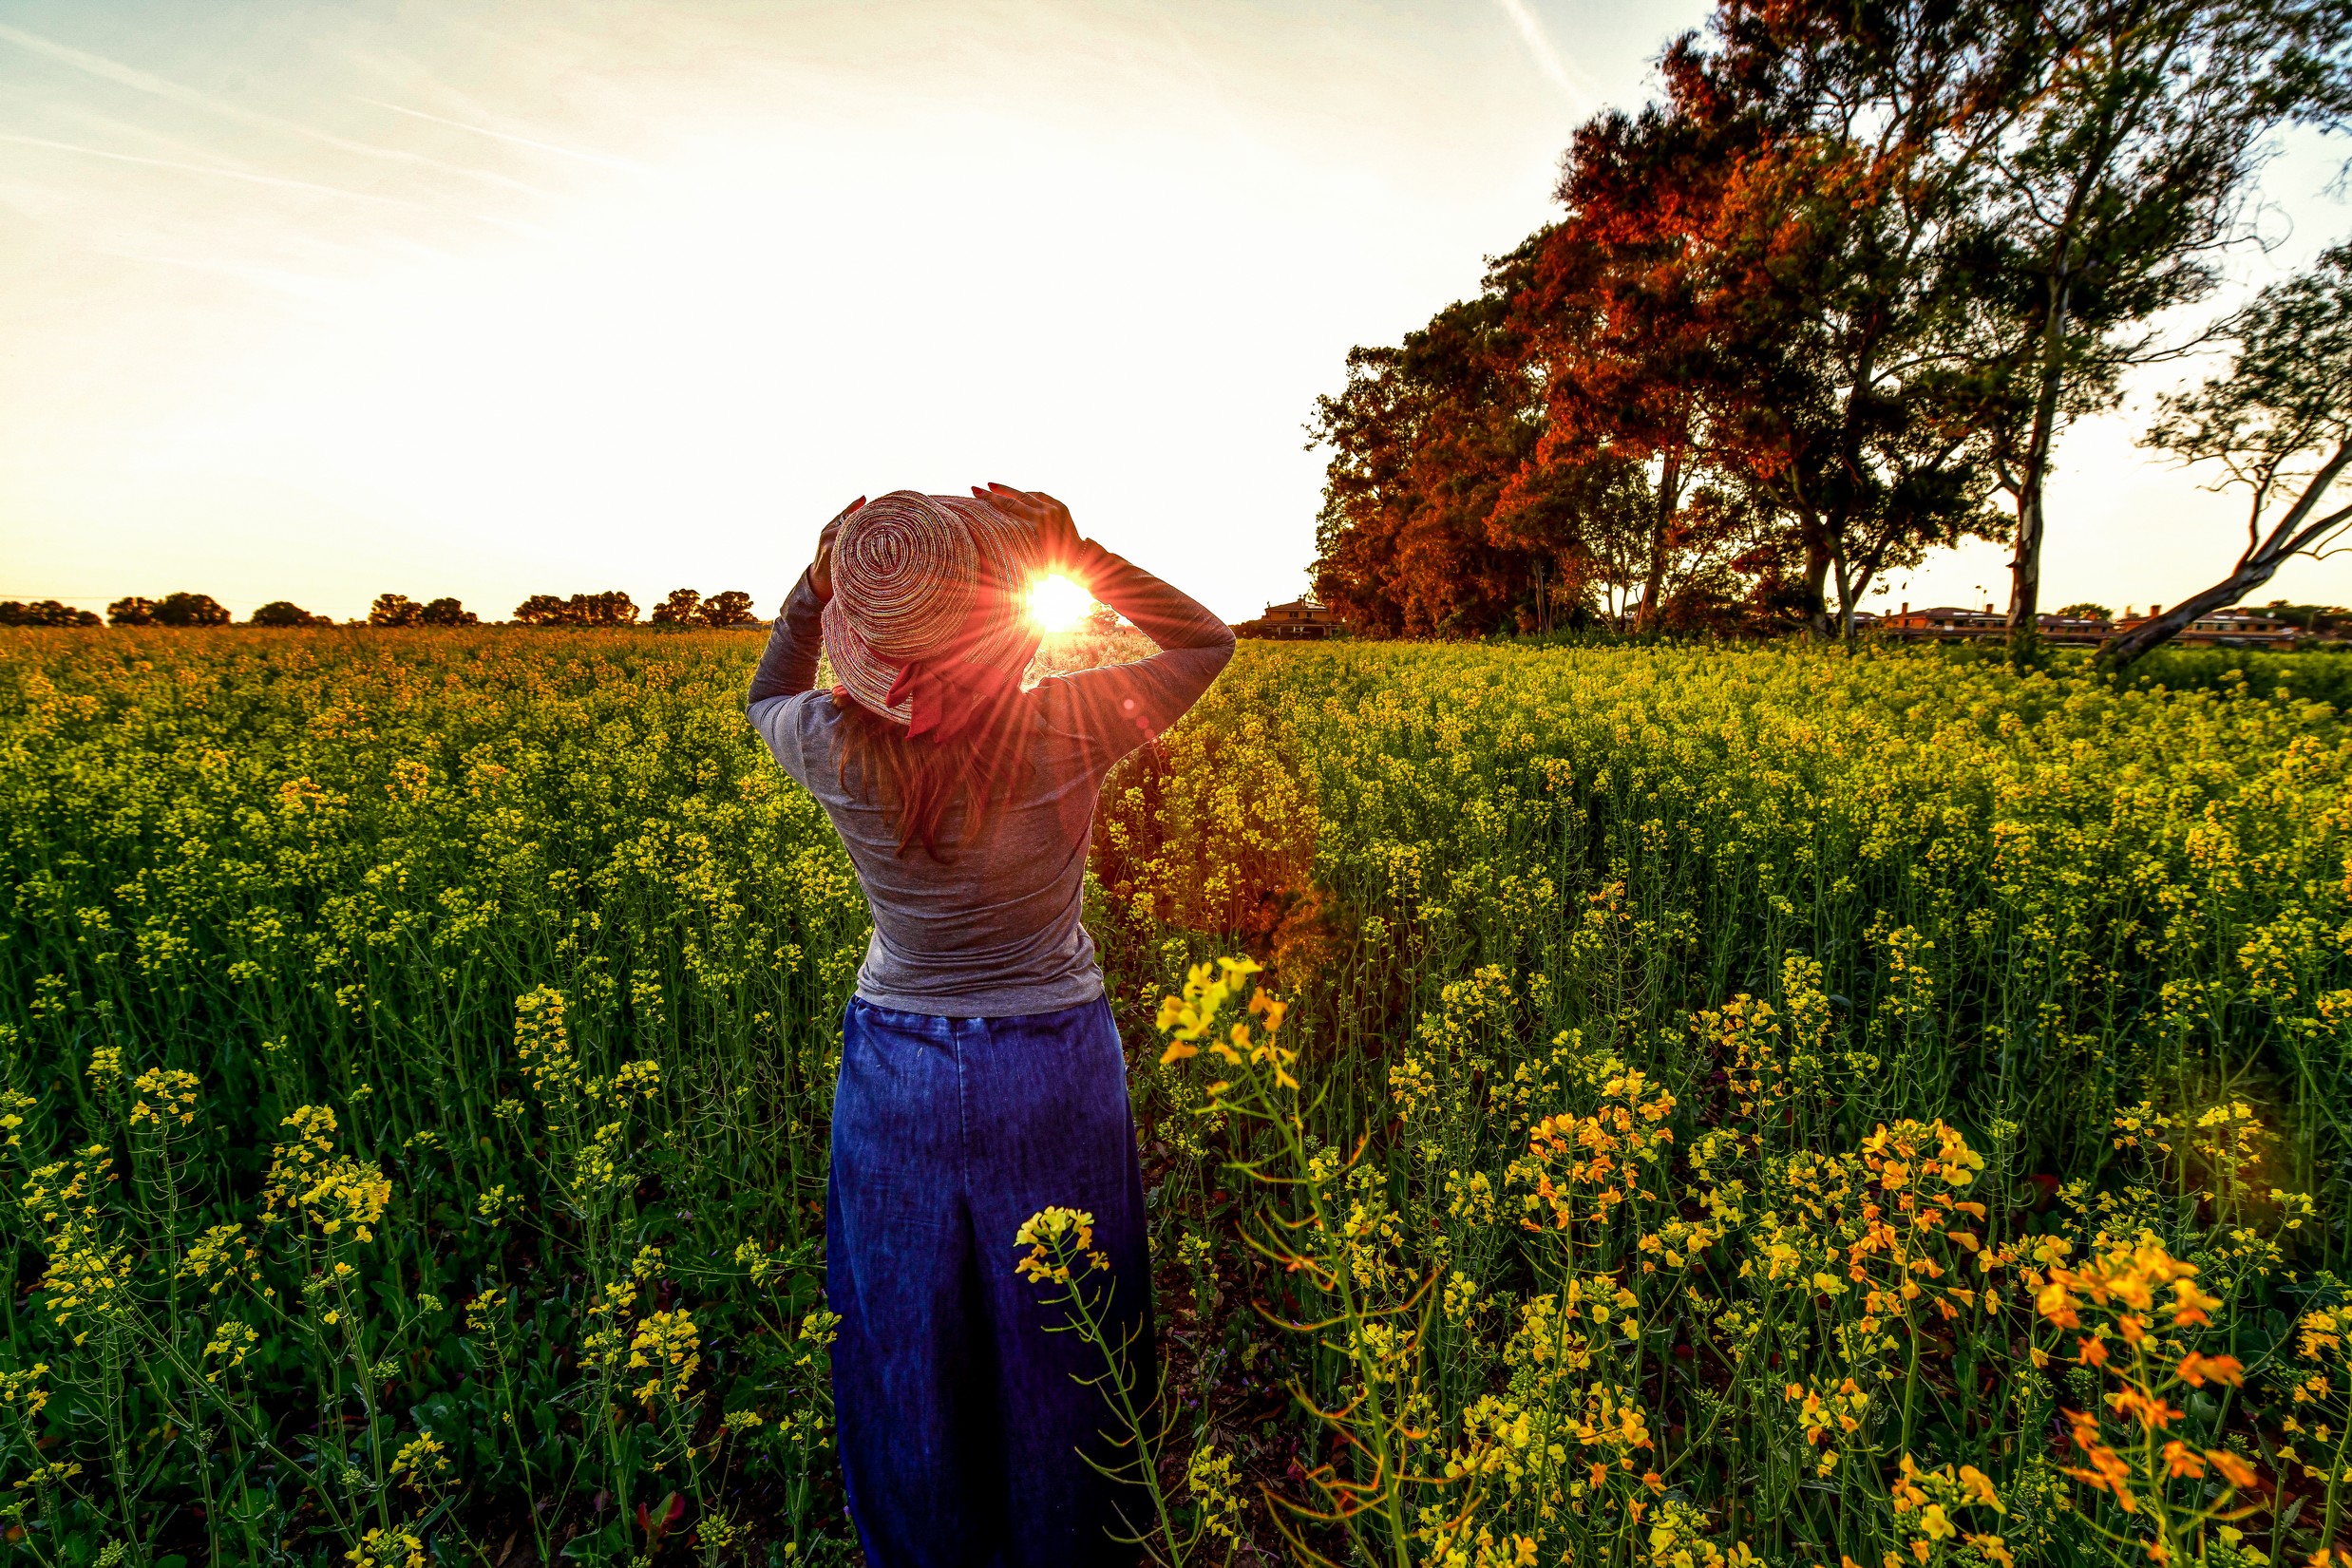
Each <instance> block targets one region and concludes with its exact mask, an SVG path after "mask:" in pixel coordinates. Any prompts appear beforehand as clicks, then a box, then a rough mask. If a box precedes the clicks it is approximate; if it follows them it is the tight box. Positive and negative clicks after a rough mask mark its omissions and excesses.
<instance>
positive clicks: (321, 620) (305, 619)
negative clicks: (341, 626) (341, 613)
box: [245, 599, 334, 627]
mask: <svg viewBox="0 0 2352 1568" xmlns="http://www.w3.org/2000/svg"><path fill="white" fill-rule="evenodd" d="M245 624H246V625H248V626H280V627H283V626H332V625H333V624H334V617H333V616H332V615H313V614H311V613H310V612H309V611H308V610H305V609H303V608H302V606H300V605H298V604H295V603H294V601H292V600H291V599H272V600H271V601H270V602H269V603H267V604H265V605H263V606H261V608H259V609H258V610H256V611H255V612H254V613H253V615H252V617H251V618H250V619H249V620H247V622H246V623H245Z"/></svg>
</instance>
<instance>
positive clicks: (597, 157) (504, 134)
mask: <svg viewBox="0 0 2352 1568" xmlns="http://www.w3.org/2000/svg"><path fill="white" fill-rule="evenodd" d="M360 102H361V103H362V104H373V105H375V107H377V108H379V109H389V110H391V111H392V112H393V113H394V114H405V115H409V116H411V117H413V118H415V119H418V120H429V121H431V122H432V123H434V124H436V125H447V126H449V127H450V128H451V129H453V130H461V131H471V132H473V133H474V134H475V135H476V136H486V137H488V138H490V139H491V140H492V141H494V142H513V143H514V144H515V145H516V146H518V147H529V148H531V149H532V150H534V151H536V152H543V153H554V154H555V155H556V156H557V157H559V158H577V159H579V161H581V162H582V163H596V164H600V165H602V166H603V167H605V168H608V169H620V170H624V171H626V172H627V173H630V174H643V173H645V172H646V166H645V165H644V164H642V163H633V162H631V161H629V160H627V159H625V158H608V157H606V156H605V155H604V154H602V153H584V152H581V151H580V150H579V148H577V147H565V146H559V145H558V144H557V143H555V142H535V141H533V140H532V139H531V138H530V137H527V136H517V135H515V134H514V133H513V132H511V131H494V130H492V129H490V127H489V126H487V125H471V124H468V123H465V121H463V120H451V119H449V118H447V117H446V116H444V115H438V114H427V113H426V112H425V111H424V110H423V109H412V108H409V107H408V105H406V104H387V103H386V102H385V101H384V100H383V99H381V98H363V99H361V100H360Z"/></svg>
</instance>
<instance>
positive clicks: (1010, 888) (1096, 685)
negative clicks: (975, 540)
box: [750, 542, 1233, 1018]
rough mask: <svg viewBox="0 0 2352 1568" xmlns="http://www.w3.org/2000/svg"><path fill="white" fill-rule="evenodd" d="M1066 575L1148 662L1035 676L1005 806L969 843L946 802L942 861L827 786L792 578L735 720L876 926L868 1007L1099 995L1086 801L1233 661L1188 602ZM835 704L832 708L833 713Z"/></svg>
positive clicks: (1135, 578) (925, 1008) (854, 798)
mask: <svg viewBox="0 0 2352 1568" xmlns="http://www.w3.org/2000/svg"><path fill="white" fill-rule="evenodd" d="M1086 548H1087V554H1086V556H1085V557H1084V558H1083V559H1082V560H1081V561H1080V562H1078V563H1077V575H1078V576H1080V577H1081V578H1082V579H1083V580H1085V581H1087V582H1088V583H1090V584H1091V585H1092V588H1093V591H1094V596H1095V597H1097V598H1099V599H1101V600H1102V601H1103V602H1104V603H1106V604H1108V605H1110V607H1111V608H1113V609H1114V610H1117V611H1118V612H1119V613H1120V614H1123V615H1125V616H1127V617H1128V619H1129V620H1131V621H1133V622H1134V623H1135V624H1136V625H1137V626H1138V627H1141V628H1142V629H1143V631H1144V632H1145V633H1147V634H1148V636H1150V638H1151V639H1152V640H1153V641H1154V642H1156V643H1158V644H1159V645H1160V648H1161V650H1162V651H1161V652H1158V653H1156V654H1154V655H1152V656H1151V657H1150V658H1148V659H1142V660H1139V661H1137V662H1135V663H1133V664H1122V665H1110V666H1106V667H1104V668H1102V669H1097V670H1082V671H1075V672H1073V673H1071V674H1064V675H1049V676H1047V677H1046V678H1045V679H1044V680H1042V681H1040V682H1039V683H1038V684H1037V685H1036V686H1035V687H1034V688H1032V689H1031V690H1028V691H1026V692H1023V693H1022V694H1021V697H1020V699H1019V702H1020V708H1019V710H1018V715H1017V720H1016V722H1015V726H1014V727H1013V733H1014V734H1015V735H1016V736H1025V737H1026V738H1027V740H1028V743H1029V745H1028V749H1029V755H1028V756H1027V758H1026V759H1024V760H1023V761H1022V762H1019V763H1015V764H1014V767H1015V772H1014V774H1013V781H1012V787H1011V791H1010V794H1009V796H1008V798H1007V799H1006V801H1005V803H1004V804H1003V805H1002V806H1000V807H999V808H998V809H997V810H996V811H995V812H993V813H992V814H990V816H989V817H988V819H987V820H986V821H985V822H983V823H982V824H981V828H980V831H979V833H978V834H977V836H975V837H973V838H971V839H968V840H967V839H966V837H965V827H966V823H967V821H968V813H967V811H966V808H965V805H964V804H963V803H960V802H959V803H957V804H955V805H952V806H951V807H950V808H949V810H948V812H947V814H946V815H945V817H943V819H942V820H941V822H940V829H941V831H940V834H939V853H940V855H941V856H942V857H943V858H944V863H942V861H941V860H934V859H932V857H931V856H930V855H928V854H926V853H925V852H924V851H923V850H922V849H921V848H920V847H916V848H913V849H910V850H909V851H908V852H907V853H906V854H904V855H901V854H900V853H899V838H898V834H897V832H896V831H895V829H894V828H893V826H892V824H891V822H890V821H889V820H888V817H887V815H886V813H885V812H884V811H883V810H882V805H881V804H880V803H878V802H876V801H874V800H871V799H868V798H866V797H865V796H864V795H863V793H862V792H861V791H860V790H859V789H858V788H857V784H858V783H859V781H858V776H857V774H856V773H855V772H853V773H852V774H851V778H850V786H849V787H847V788H844V784H843V781H842V778H841V762H840V758H841V753H840V749H839V747H840V742H841V733H842V715H841V710H840V709H839V708H837V707H835V699H834V697H833V694H832V693H831V692H830V691H819V690H814V686H815V682H816V675H817V654H818V652H819V650H820V648H821V646H822V644H823V641H824V630H823V620H822V617H823V614H824V609H825V601H824V600H823V599H821V598H819V597H818V596H817V592H816V590H815V589H814V588H813V587H812V586H810V584H809V580H808V576H807V575H806V573H804V574H802V576H801V580H800V582H799V583H798V584H797V585H796V586H795V587H794V588H793V590H792V594H791V596H790V597H789V598H787V600H786V601H785V606H784V614H781V615H779V616H778V617H777V618H776V625H775V631H774V633H772V634H771V635H770V636H769V637H768V652H767V654H766V655H765V656H764V657H763V658H762V659H761V660H760V667H759V670H758V671H757V672H756V673H755V674H754V675H753V676H752V677H751V694H750V719H751V724H752V726H753V727H755V728H756V729H758V730H759V732H760V734H761V736H762V737H763V738H765V739H766V740H767V742H768V749H769V750H770V751H773V752H774V753H775V755H776V761H777V762H778V763H780V764H782V765H783V766H784V770H785V771H786V772H787V773H789V774H791V775H792V777H793V778H795V779H797V780H799V781H800V782H801V784H803V785H805V786H806V788H807V790H808V792H809V793H810V794H812V795H814V796H815V797H816V798H817V801H818V803H820V804H822V805H823V806H824V807H825V815H826V816H827V817H829V818H831V819H832V822H833V826H834V829H835V830H836V831H837V832H839V833H840V834H841V836H842V842H843V843H844V845H845V846H846V847H847V848H848V851H849V860H850V863H851V865H852V866H854V867H855V868H856V870H857V874H858V881H859V884H860V885H861V886H862V887H863V888H864V890H865V898H866V903H867V905H868V906H869V907H870V908H871V909H872V911H873V916H874V935H873V938H872V940H871V941H869V942H868V943H867V945H866V952H865V962H864V963H863V965H862V966H861V967H860V969H859V971H858V994H859V995H860V996H863V997H864V998H865V999H866V1001H868V1002H870V1003H872V1004H873V1005H874V1006H876V1007H882V1008H890V1009H894V1010H896V1011H901V1012H920V1013H928V1014H931V1015H932V1016H935V1017H950V1018H1004V1017H1014V1016H1018V1015H1021V1014H1026V1013H1036V1012H1053V1011H1060V1010H1061V1009H1063V1008H1071V1007H1076V1006H1079V1005H1080V1004H1082V1003H1085V1002H1091V1001H1092V1000H1093V999H1094V998H1095V997H1097V996H1100V995H1101V994H1102V992H1103V978H1102V971H1101V968H1100V967H1099V966H1098V965H1097V963H1096V962H1095V957H1094V940H1093V938H1092V937H1091V936H1090V935H1087V931H1086V927H1085V926H1084V925H1083V924H1081V923H1080V921H1079V917H1078V916H1079V913H1080V905H1081V901H1082V898H1083V896H1084V890H1085V881H1086V857H1087V847H1088V844H1089V843H1090V841H1091V839H1092V837H1093V827H1094V802H1095V798H1096V797H1097V796H1098V795H1099V794H1100V793H1101V791H1102V784H1103V776H1104V775H1105V774H1106V773H1108V772H1109V771H1110V766H1111V765H1112V764H1113V763H1115V762H1117V761H1118V760H1119V759H1120V758H1122V757H1125V756H1126V755H1128V754H1129V752H1131V751H1133V750H1135V749H1136V748H1137V747H1138V746H1142V745H1144V744H1145V743H1146V742H1147V741H1149V740H1151V739H1153V738H1154V737H1156V736H1158V735H1159V734H1160V733H1161V732H1162V731H1163V730H1165V729H1167V727H1168V726H1170V725H1172V724H1174V723H1175V722H1176V720H1177V719H1178V718H1180V717H1181V716H1182V715H1183V714H1184V711H1185V709H1186V708H1190V707H1191V706H1192V705H1193V703H1194V702H1195V701H1196V700H1197V699H1198V698H1199V697H1200V695H1201V693H1202V692H1204V691H1206V690H1208V687H1209V683H1210V682H1211V681H1214V680H1215V679H1216V678H1217V672H1218V671H1221V670H1223V668H1224V667H1225V663H1226V661H1227V660H1229V659H1231V658H1232V657H1233V633H1232V632H1231V631H1230V630H1229V629H1228V628H1227V627H1226V626H1225V625H1224V623H1223V621H1220V620H1219V619H1218V618H1217V617H1216V616H1215V615H1212V614H1209V612H1208V611H1207V610H1206V609H1205V608H1204V607H1203V606H1202V605H1201V604H1200V603H1198V602H1197V601H1195V600H1194V599H1192V598H1191V597H1190V596H1189V595H1185V594H1184V593H1182V592H1180V591H1179V590H1177V589H1175V588H1172V587H1170V586H1169V585H1168V584H1167V583H1165V582H1162V581H1161V580H1160V579H1159V578H1157V577H1155V576H1151V574H1149V573H1148V572H1146V571H1143V570H1142V569H1141V568H1139V567H1136V566H1133V565H1131V564H1129V562H1127V561H1126V560H1123V559H1121V558H1120V557H1117V556H1114V555H1112V554H1110V552H1109V551H1107V550H1104V549H1103V548H1102V547H1101V546H1099V545H1096V544H1092V543H1091V542H1090V543H1089V544H1088V545H1087V547H1086ZM849 700H850V699H849V698H847V697H844V698H842V699H841V701H844V702H847V701H849Z"/></svg>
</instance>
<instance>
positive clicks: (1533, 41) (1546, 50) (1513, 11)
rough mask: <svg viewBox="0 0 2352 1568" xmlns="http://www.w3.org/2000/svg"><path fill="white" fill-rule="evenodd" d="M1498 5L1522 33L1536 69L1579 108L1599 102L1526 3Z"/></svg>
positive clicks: (1515, 0)
mask: <svg viewBox="0 0 2352 1568" xmlns="http://www.w3.org/2000/svg"><path fill="white" fill-rule="evenodd" d="M1495 4H1496V5H1498V6H1501V7H1502V8H1503V14H1504V15H1506V16H1508V17H1509V18H1510V19H1511V26H1513V27H1515V28H1518V29H1519V36H1520V37H1521V38H1522V39H1523V40H1525V41H1526V43H1527V53H1528V54H1529V55H1531V56H1533V57H1534V60H1535V67H1536V69H1538V70H1540V71H1542V72H1543V73H1544V74H1545V75H1546V77H1548V78H1549V79H1550V80H1551V83H1552V85H1554V86H1557V87H1559V88H1560V89H1561V90H1562V91H1564V92H1566V93H1568V94H1570V95H1572V96H1573V97H1575V98H1576V99H1577V101H1578V102H1579V103H1580V104H1592V103H1594V102H1595V101H1596V95H1595V94H1594V91H1593V87H1592V84H1591V83H1590V82H1589V81H1588V80H1586V79H1585V78H1584V73H1583V72H1581V71H1578V70H1575V69H1574V68H1573V67H1571V66H1569V65H1568V63H1567V62H1566V61H1565V60H1564V59H1562V58H1561V55H1560V51H1559V50H1558V49H1557V48H1554V47H1552V41H1551V35H1550V34H1549V33H1546V31H1545V30H1544V24H1543V23H1542V22H1540V21H1538V20H1537V19H1536V15H1535V12H1534V11H1532V10H1529V9H1527V0H1495Z"/></svg>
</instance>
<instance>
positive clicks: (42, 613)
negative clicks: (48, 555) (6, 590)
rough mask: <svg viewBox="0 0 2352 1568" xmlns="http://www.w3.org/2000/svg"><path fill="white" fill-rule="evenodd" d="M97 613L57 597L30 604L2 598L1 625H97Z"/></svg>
mask: <svg viewBox="0 0 2352 1568" xmlns="http://www.w3.org/2000/svg"><path fill="white" fill-rule="evenodd" d="M99 624H101V623H100V621H99V618H98V616H97V615H96V614H93V613H91V612H90V611H87V610H77V609H75V608H74V607H73V606H72V605H69V604H60V603H58V602H57V601H56V600H55V599H35V600H34V601H33V602H32V603H30V604H24V603H20V602H19V601H17V600H15V599H0V626H97V625H99Z"/></svg>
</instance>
